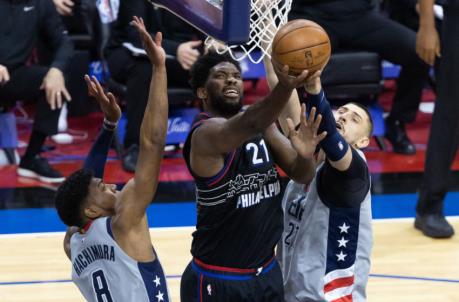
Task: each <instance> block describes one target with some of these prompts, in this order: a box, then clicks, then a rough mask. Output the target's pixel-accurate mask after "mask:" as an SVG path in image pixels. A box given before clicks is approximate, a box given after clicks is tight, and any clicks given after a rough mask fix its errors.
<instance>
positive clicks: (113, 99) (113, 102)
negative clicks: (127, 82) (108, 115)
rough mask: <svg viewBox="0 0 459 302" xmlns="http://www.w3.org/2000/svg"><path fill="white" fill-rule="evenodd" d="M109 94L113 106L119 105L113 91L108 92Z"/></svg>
mask: <svg viewBox="0 0 459 302" xmlns="http://www.w3.org/2000/svg"><path fill="white" fill-rule="evenodd" d="M107 96H108V101H109V103H110V105H111V106H118V104H117V103H116V98H115V96H114V95H113V93H111V92H109V93H108V94H107Z"/></svg>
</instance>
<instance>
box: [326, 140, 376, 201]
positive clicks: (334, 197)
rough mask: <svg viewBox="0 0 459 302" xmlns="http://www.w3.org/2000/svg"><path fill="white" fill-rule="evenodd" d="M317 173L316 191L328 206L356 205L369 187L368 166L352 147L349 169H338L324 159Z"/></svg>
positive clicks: (362, 198) (363, 197)
mask: <svg viewBox="0 0 459 302" xmlns="http://www.w3.org/2000/svg"><path fill="white" fill-rule="evenodd" d="M318 173H319V174H318V181H317V191H318V193H319V196H320V199H321V200H322V201H323V202H324V203H325V204H326V205H327V206H329V207H346V208H352V207H358V206H359V205H360V203H361V202H362V201H363V200H364V199H365V196H366V195H367V194H368V190H369V189H370V172H369V171H368V166H367V164H366V162H365V160H364V159H363V158H362V157H361V156H360V155H359V153H358V152H357V151H356V150H355V149H353V148H352V162H351V164H350V166H349V169H347V170H346V171H339V170H337V169H335V168H334V167H333V166H332V165H331V164H330V163H329V162H328V161H325V163H324V165H323V167H322V168H321V169H320V170H319V172H318Z"/></svg>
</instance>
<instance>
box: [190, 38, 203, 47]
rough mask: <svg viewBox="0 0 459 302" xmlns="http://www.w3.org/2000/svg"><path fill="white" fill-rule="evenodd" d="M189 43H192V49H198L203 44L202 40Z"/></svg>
mask: <svg viewBox="0 0 459 302" xmlns="http://www.w3.org/2000/svg"><path fill="white" fill-rule="evenodd" d="M188 43H190V46H191V47H192V48H196V47H198V46H199V45H201V44H202V41H201V40H196V41H190V42H188Z"/></svg>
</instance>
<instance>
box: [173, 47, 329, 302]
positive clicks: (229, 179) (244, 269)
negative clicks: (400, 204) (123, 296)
mask: <svg viewBox="0 0 459 302" xmlns="http://www.w3.org/2000/svg"><path fill="white" fill-rule="evenodd" d="M275 72H276V74H277V76H278V77H279V84H278V85H276V86H275V87H274V88H273V90H272V91H271V93H270V94H269V95H268V96H267V97H265V98H264V99H263V100H262V101H260V102H258V103H256V104H254V105H252V106H250V107H248V109H247V110H245V111H243V112H242V111H241V108H242V103H241V99H242V92H243V82H242V78H241V69H240V66H239V64H238V63H237V62H236V61H234V60H233V59H232V58H231V57H229V56H226V55H219V54H216V53H213V52H210V53H208V54H206V55H204V56H202V57H201V58H199V59H198V61H197V62H196V63H195V64H194V66H193V67H192V69H191V80H190V83H191V86H192V88H193V90H194V91H195V93H196V95H197V96H198V97H199V98H200V99H201V100H202V102H203V106H204V110H205V112H203V113H201V114H200V115H198V116H197V118H196V120H195V122H194V124H193V126H192V130H191V131H190V133H189V135H188V138H187V140H186V143H185V147H184V158H185V161H186V163H187V166H188V169H189V171H190V173H191V174H192V175H193V177H194V179H195V181H196V198H197V200H196V201H197V214H198V217H197V225H196V231H195V232H194V233H193V242H192V246H191V254H192V255H193V260H192V261H191V263H190V264H189V265H188V267H187V268H186V269H185V272H184V273H183V276H182V281H181V293H180V295H181V301H182V302H187V301H271V302H273V301H283V299H284V297H283V286H282V283H283V282H282V273H281V271H280V268H279V265H278V263H277V261H276V260H275V258H274V247H275V245H276V243H277V242H278V240H279V239H280V235H281V233H282V217H283V214H282V209H281V203H280V202H281V194H280V193H281V188H280V183H279V178H278V173H277V171H276V169H275V167H274V162H276V163H277V164H279V166H280V167H281V168H282V169H283V170H284V171H285V172H286V173H287V174H288V175H290V176H291V177H293V178H294V179H296V180H297V181H298V182H308V181H309V180H310V179H311V177H312V175H307V174H306V173H304V171H305V170H311V168H310V166H311V167H312V162H311V160H310V159H305V158H302V157H301V156H298V154H297V153H296V152H295V151H294V149H293V148H292V147H291V145H290V142H289V141H288V140H287V139H286V138H285V137H284V136H282V135H281V134H280V133H279V134H278V135H276V134H275V133H274V134H273V135H272V137H271V139H270V140H271V143H270V144H267V143H266V141H265V139H264V138H263V132H264V131H265V130H266V129H267V128H268V126H270V125H271V124H272V123H273V122H274V121H275V120H276V119H277V118H278V115H279V113H280V112H281V111H282V108H283V107H284V105H285V104H286V103H287V101H288V99H289V97H290V95H291V94H292V91H293V89H294V88H295V87H297V86H299V85H302V84H304V81H305V78H306V76H307V72H306V71H305V72H303V73H302V74H301V75H299V76H298V77H296V78H294V77H289V76H288V68H286V67H284V68H280V67H279V68H277V67H276V69H275ZM314 122H316V123H314ZM314 122H311V124H310V125H308V127H309V130H311V131H310V134H311V135H310V137H308V139H307V140H306V142H307V143H310V142H317V141H318V140H320V139H321V137H316V136H315V135H314V134H315V132H314V127H315V126H317V127H318V125H319V123H320V117H318V118H317V119H316V120H314ZM314 125H315V126H314Z"/></svg>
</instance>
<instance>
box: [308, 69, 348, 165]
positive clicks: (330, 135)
mask: <svg viewBox="0 0 459 302" xmlns="http://www.w3.org/2000/svg"><path fill="white" fill-rule="evenodd" d="M304 89H305V90H306V92H307V93H308V95H307V101H306V104H307V106H308V108H312V107H315V108H317V114H321V115H322V122H321V123H320V126H319V132H322V131H326V132H327V136H326V137H325V138H324V139H323V140H322V141H321V142H320V147H321V148H322V150H323V151H324V152H325V154H326V156H327V160H328V161H329V162H330V164H331V165H332V167H334V168H335V169H337V170H339V171H345V170H347V169H348V168H349V166H350V164H351V162H352V150H351V148H350V147H349V144H348V143H347V142H346V140H345V139H344V138H343V136H342V135H341V133H339V132H338V130H337V125H338V124H337V122H336V121H335V117H334V116H333V112H332V109H331V107H330V103H329V102H328V100H327V98H326V97H325V93H324V91H323V89H322V84H321V82H320V77H319V76H317V77H315V78H314V80H312V81H308V83H307V84H306V85H305V86H304ZM299 94H300V95H299V97H300V98H304V97H305V96H304V95H301V93H299ZM309 113H311V112H308V114H309ZM338 127H339V126H338Z"/></svg>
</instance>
